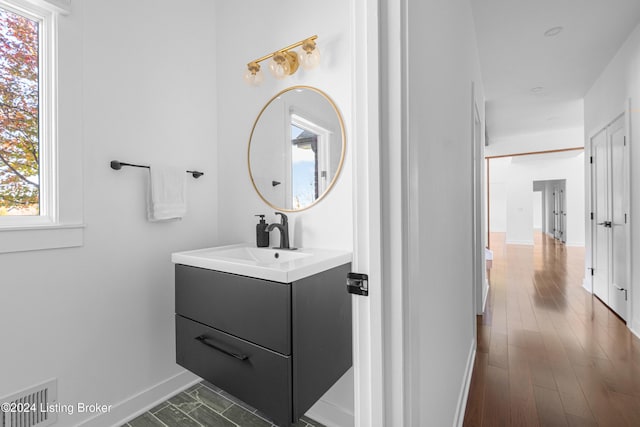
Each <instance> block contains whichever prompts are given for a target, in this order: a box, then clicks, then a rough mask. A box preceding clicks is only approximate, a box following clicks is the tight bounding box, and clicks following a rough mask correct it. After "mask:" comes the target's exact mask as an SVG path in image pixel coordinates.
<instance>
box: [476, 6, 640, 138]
mask: <svg viewBox="0 0 640 427" xmlns="http://www.w3.org/2000/svg"><path fill="white" fill-rule="evenodd" d="M471 3H472V5H473V13H474V18H475V24H476V31H477V36H478V49H479V52H480V64H481V67H482V77H483V81H484V87H485V91H486V99H487V130H488V133H489V141H490V142H491V139H495V138H502V137H505V136H508V135H513V134H519V133H529V132H540V131H544V130H550V129H558V128H566V127H574V126H582V124H583V108H582V98H583V97H584V95H585V94H586V92H587V91H588V90H589V88H590V87H591V86H592V85H593V83H594V81H595V80H596V78H597V77H598V76H599V75H600V73H601V72H602V70H603V69H604V67H605V66H606V65H607V64H608V63H609V61H611V59H612V58H613V56H614V55H615V53H616V52H617V51H618V49H619V48H620V46H621V45H622V43H623V42H624V41H625V40H626V38H627V37H628V36H629V34H630V33H631V31H632V30H633V29H634V28H635V26H636V25H637V24H638V23H640V0H471ZM557 26H561V27H563V28H564V30H563V31H562V32H561V33H560V34H559V35H557V36H555V37H545V35H544V33H545V31H547V30H549V29H550V28H553V27H557ZM536 87H543V88H544V90H542V91H541V92H540V93H534V92H532V91H531V89H533V88H536Z"/></svg>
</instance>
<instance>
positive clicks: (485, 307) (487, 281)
mask: <svg viewBox="0 0 640 427" xmlns="http://www.w3.org/2000/svg"><path fill="white" fill-rule="evenodd" d="M484 281H485V283H486V284H487V286H486V287H485V290H484V295H482V313H480V314H484V312H485V310H486V309H487V299H488V296H489V287H490V286H489V279H484ZM474 327H475V328H476V333H477V329H478V328H477V327H476V326H474Z"/></svg>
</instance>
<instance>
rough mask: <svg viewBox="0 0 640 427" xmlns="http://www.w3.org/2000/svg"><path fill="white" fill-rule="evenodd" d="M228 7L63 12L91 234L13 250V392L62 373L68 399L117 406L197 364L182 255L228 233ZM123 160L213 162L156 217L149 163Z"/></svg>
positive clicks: (65, 124)
mask: <svg viewBox="0 0 640 427" xmlns="http://www.w3.org/2000/svg"><path fill="white" fill-rule="evenodd" d="M194 10H196V11H197V13H194V12H193V11H194ZM214 14H215V11H214V8H213V6H212V3H211V2H210V1H207V0H187V1H184V2H181V7H176V3H175V2H173V1H168V0H153V1H152V0H144V1H136V2H130V1H125V0H115V1H105V0H82V1H80V0H74V1H73V2H72V14H71V15H70V16H68V17H62V19H61V21H60V46H61V58H60V65H61V66H60V68H61V71H60V72H61V76H60V77H61V82H62V83H63V86H62V87H60V92H61V94H63V96H69V95H68V94H69V93H72V94H76V95H77V96H75V98H74V99H72V100H71V101H72V102H73V103H75V104H76V105H77V106H81V108H78V109H77V111H78V113H77V114H75V115H66V114H65V115H61V120H62V123H61V127H60V129H61V130H60V132H61V134H60V138H65V137H66V136H67V135H68V134H69V133H75V132H80V131H81V132H82V137H83V141H84V168H83V169H84V177H83V178H84V183H85V194H84V200H85V206H84V212H85V218H84V221H85V223H86V230H85V242H84V246H83V247H80V248H74V249H64V250H47V251H36V252H24V253H14V254H2V255H0V270H2V288H3V297H2V300H3V303H2V309H1V310H0V325H3V342H4V343H5V344H3V345H2V351H1V352H0V378H1V380H0V396H3V395H6V394H10V393H13V392H16V391H18V390H20V389H22V388H25V387H27V386H31V385H33V384H36V383H39V382H42V381H44V380H47V379H49V378H53V377H55V378H58V379H59V389H58V398H59V401H60V403H67V404H75V403H77V402H99V403H104V404H113V405H117V404H118V403H119V402H121V401H123V400H125V399H128V398H130V397H131V396H133V395H135V394H137V393H140V392H142V391H144V390H146V389H148V388H150V387H153V386H155V385H157V384H158V383H161V382H163V381H165V380H167V379H169V378H171V377H173V376H175V375H177V374H179V373H181V372H183V370H182V369H181V368H180V367H178V366H177V365H176V364H175V355H174V352H175V349H174V339H175V338H174V315H173V313H174V291H173V265H172V264H171V262H170V254H171V252H173V251H177V250H184V249H189V248H194V247H201V246H209V245H212V244H214V243H216V234H217V231H216V229H217V202H216V199H217V181H218V179H217V154H216V129H217V126H216V117H217V103H216V102H215V99H216V84H215V83H216V72H217V71H216V66H215V62H216V54H215V53H216V43H215V30H214V27H213V26H212V25H211V19H212V17H213V16H214ZM169 28H170V29H171V31H167V29H169ZM112 159H119V160H122V161H129V162H139V163H144V164H157V163H162V162H165V163H170V164H173V165H176V166H179V167H184V168H193V169H198V170H202V171H204V172H205V175H204V176H203V177H202V178H200V179H199V180H194V179H193V178H190V177H189V179H188V181H187V191H188V213H187V215H186V216H185V218H184V219H183V220H182V221H178V222H173V223H149V222H147V221H146V219H145V188H146V180H145V179H146V175H147V174H148V172H147V171H145V170H143V169H133V168H125V169H123V170H121V171H118V172H116V171H113V170H111V169H110V168H109V161H110V160H112ZM9 343H10V344H9ZM8 348H12V349H14V350H13V351H5V350H7V349H8ZM185 378H190V377H188V376H186V377H185ZM139 403H140V402H139ZM147 403H151V402H147ZM142 404H144V402H142ZM139 409H142V408H139ZM89 416H90V414H78V413H75V414H74V415H73V416H66V415H64V414H61V415H60V417H59V422H58V423H57V424H56V425H58V426H71V425H77V424H79V423H80V422H82V421H83V420H85V419H86V418H87V417H89ZM117 421H118V420H114V419H111V422H110V423H116V422H117Z"/></svg>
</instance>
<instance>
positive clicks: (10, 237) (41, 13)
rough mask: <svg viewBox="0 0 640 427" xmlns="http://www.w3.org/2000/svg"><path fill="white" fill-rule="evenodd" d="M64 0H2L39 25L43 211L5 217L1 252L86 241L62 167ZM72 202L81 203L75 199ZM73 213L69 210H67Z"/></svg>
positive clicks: (1, 222) (0, 227)
mask: <svg viewBox="0 0 640 427" xmlns="http://www.w3.org/2000/svg"><path fill="white" fill-rule="evenodd" d="M65 4H66V3H65V2H64V1H61V0H0V7H2V8H3V9H5V10H8V11H10V12H13V13H16V14H19V15H22V16H24V17H26V18H28V19H31V20H33V21H36V22H38V25H39V31H38V33H39V37H38V43H39V47H38V49H39V51H38V55H39V69H38V78H39V88H40V94H39V105H38V108H39V117H38V126H39V141H38V143H39V152H40V164H39V175H40V178H39V180H40V215H38V216H3V217H0V254H1V253H6V252H19V251H29V250H40V249H52V248H64V247H72V246H80V245H82V229H83V227H84V226H83V225H82V224H81V223H78V221H77V220H74V221H71V222H70V221H68V219H69V218H65V215H61V209H60V203H61V192H60V189H59V178H60V173H61V171H60V170H59V168H58V160H59V159H58V155H59V152H60V147H59V145H58V87H57V85H58V74H57V73H58V16H59V15H60V13H67V12H69V10H68V9H66V8H65V7H64V6H65ZM69 205H75V206H78V205H81V200H80V201H74V202H73V203H69ZM67 216H68V215H67Z"/></svg>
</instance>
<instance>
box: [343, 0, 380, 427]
mask: <svg viewBox="0 0 640 427" xmlns="http://www.w3.org/2000/svg"><path fill="white" fill-rule="evenodd" d="M351 13H352V21H353V22H354V25H353V32H352V36H351V39H352V52H354V55H353V57H352V70H353V71H352V76H351V80H352V82H353V97H352V98H353V109H352V110H353V135H352V137H351V138H350V141H351V145H350V146H351V149H352V150H353V157H352V158H353V211H354V213H353V215H354V217H353V221H354V224H353V225H354V242H353V271H355V272H358V273H364V274H368V276H369V296H367V297H364V296H354V297H353V360H354V363H353V368H354V393H355V396H354V402H355V408H354V412H355V413H354V416H355V427H383V426H384V425H385V423H384V416H385V415H384V412H385V399H384V392H385V389H384V366H383V323H382V320H383V319H382V300H383V293H382V291H383V289H382V269H381V264H382V253H381V250H382V244H381V239H382V236H381V235H382V227H381V203H380V194H381V184H380V182H381V181H380V132H379V83H378V72H377V70H378V66H379V59H378V23H379V18H378V4H377V2H371V1H367V0H355V1H354V2H352V9H351ZM345 292H346V290H345Z"/></svg>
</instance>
